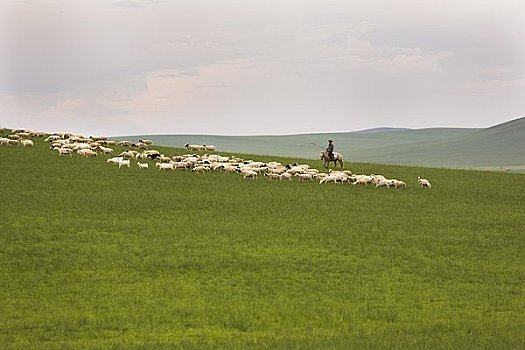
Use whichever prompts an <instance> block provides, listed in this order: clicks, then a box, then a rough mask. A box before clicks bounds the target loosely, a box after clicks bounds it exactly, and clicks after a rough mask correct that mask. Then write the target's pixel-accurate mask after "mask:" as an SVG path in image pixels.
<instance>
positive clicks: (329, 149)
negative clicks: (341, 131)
mask: <svg viewBox="0 0 525 350" xmlns="http://www.w3.org/2000/svg"><path fill="white" fill-rule="evenodd" d="M333 142H334V141H332V140H328V147H327V148H326V154H327V156H328V159H329V160H330V161H333V160H334V144H333Z"/></svg>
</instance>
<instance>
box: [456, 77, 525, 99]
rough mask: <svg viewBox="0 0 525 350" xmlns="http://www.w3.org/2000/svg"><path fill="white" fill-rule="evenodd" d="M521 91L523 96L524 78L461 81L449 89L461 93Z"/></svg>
mask: <svg viewBox="0 0 525 350" xmlns="http://www.w3.org/2000/svg"><path fill="white" fill-rule="evenodd" d="M516 91H521V92H522V96H525V79H513V80H503V79H490V80H473V81H464V82H461V83H459V84H457V85H455V86H453V88H452V89H451V91H450V92H451V93H452V94H461V95H496V94H500V95H504V94H508V93H510V92H516Z"/></svg>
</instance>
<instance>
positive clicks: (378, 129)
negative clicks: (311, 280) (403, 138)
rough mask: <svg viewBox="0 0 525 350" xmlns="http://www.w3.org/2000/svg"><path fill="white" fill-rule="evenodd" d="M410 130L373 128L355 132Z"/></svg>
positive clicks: (404, 129)
mask: <svg viewBox="0 0 525 350" xmlns="http://www.w3.org/2000/svg"><path fill="white" fill-rule="evenodd" d="M407 130H412V129H408V128H386V127H384V128H373V129H365V130H359V131H357V132H390V131H407Z"/></svg>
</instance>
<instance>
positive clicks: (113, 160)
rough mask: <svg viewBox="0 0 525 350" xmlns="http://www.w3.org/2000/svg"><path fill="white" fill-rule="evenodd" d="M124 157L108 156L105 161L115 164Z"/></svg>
mask: <svg viewBox="0 0 525 350" xmlns="http://www.w3.org/2000/svg"><path fill="white" fill-rule="evenodd" d="M123 159H124V158H122V157H113V158H109V159H108V160H106V163H113V164H115V165H118V163H119V162H120V161H121V160H123Z"/></svg>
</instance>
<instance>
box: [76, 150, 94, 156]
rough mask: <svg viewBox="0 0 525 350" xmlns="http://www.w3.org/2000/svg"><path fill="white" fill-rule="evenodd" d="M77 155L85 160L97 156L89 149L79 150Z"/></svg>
mask: <svg viewBox="0 0 525 350" xmlns="http://www.w3.org/2000/svg"><path fill="white" fill-rule="evenodd" d="M77 153H78V154H81V155H83V156H84V157H86V158H89V157H96V156H97V152H94V151H92V150H91V149H79V150H78V151H77Z"/></svg>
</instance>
